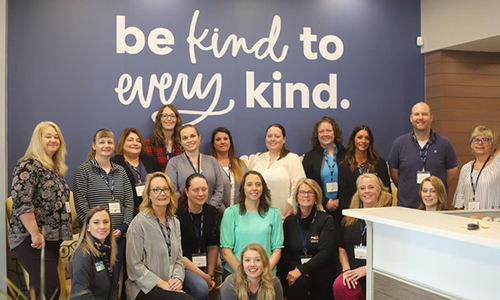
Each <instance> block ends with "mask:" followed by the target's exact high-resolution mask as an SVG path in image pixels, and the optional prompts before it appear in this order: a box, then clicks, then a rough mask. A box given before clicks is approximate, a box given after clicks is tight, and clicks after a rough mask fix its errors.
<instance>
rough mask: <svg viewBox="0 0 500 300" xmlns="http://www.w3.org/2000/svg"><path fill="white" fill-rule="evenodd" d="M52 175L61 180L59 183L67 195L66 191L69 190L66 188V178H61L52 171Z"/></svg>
mask: <svg viewBox="0 0 500 300" xmlns="http://www.w3.org/2000/svg"><path fill="white" fill-rule="evenodd" d="M52 173H54V175H55V176H56V177H57V179H59V181H60V182H61V184H62V186H63V188H64V194H66V191H67V190H68V188H67V187H66V181H65V180H64V178H62V177H61V176H59V174H57V173H56V172H54V171H52Z"/></svg>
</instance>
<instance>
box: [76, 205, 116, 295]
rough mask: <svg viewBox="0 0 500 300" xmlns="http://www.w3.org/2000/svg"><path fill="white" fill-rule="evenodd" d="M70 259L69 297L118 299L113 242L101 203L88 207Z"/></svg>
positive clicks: (108, 215) (108, 221)
mask: <svg viewBox="0 0 500 300" xmlns="http://www.w3.org/2000/svg"><path fill="white" fill-rule="evenodd" d="M83 228H84V230H82V232H81V233H80V238H79V239H78V244H77V246H76V250H75V253H74V254H73V258H72V260H71V263H70V266H69V271H70V274H71V299H82V300H83V299H91V298H92V299H113V300H114V299H118V277H117V273H116V272H115V268H114V267H115V264H116V242H115V239H114V238H113V235H112V233H111V228H112V225H111V215H110V214H109V211H108V210H107V209H106V207H104V206H96V207H93V208H92V209H91V210H89V212H88V214H87V216H86V217H85V223H84V224H83Z"/></svg>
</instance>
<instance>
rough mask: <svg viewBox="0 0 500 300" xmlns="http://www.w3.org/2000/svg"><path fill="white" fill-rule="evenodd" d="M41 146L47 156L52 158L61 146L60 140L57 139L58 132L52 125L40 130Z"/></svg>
mask: <svg viewBox="0 0 500 300" xmlns="http://www.w3.org/2000/svg"><path fill="white" fill-rule="evenodd" d="M42 147H43V150H44V152H45V154H47V156H48V157H50V158H52V157H53V156H54V154H55V153H56V152H57V150H59V148H60V147H61V141H60V140H59V134H57V131H56V129H55V128H54V127H52V126H47V127H46V128H45V129H44V130H42Z"/></svg>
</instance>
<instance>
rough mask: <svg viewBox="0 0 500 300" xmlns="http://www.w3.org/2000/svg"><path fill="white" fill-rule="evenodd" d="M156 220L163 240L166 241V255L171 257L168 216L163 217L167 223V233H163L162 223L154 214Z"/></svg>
mask: <svg viewBox="0 0 500 300" xmlns="http://www.w3.org/2000/svg"><path fill="white" fill-rule="evenodd" d="M155 218H156V221H158V225H160V229H161V233H162V234H163V238H164V239H165V242H166V243H167V248H168V257H172V243H171V241H170V226H169V225H168V218H165V221H166V223H167V235H165V231H164V230H163V224H162V223H161V221H160V218H158V216H157V215H156V214H155Z"/></svg>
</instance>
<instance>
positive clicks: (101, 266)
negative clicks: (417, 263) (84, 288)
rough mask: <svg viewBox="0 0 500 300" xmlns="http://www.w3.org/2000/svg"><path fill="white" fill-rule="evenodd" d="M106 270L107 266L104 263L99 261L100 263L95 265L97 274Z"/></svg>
mask: <svg viewBox="0 0 500 300" xmlns="http://www.w3.org/2000/svg"><path fill="white" fill-rule="evenodd" d="M104 269H106V266H105V265H104V263H103V262H102V261H98V262H96V263H95V270H96V271H97V272H101V271H103V270H104Z"/></svg>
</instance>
